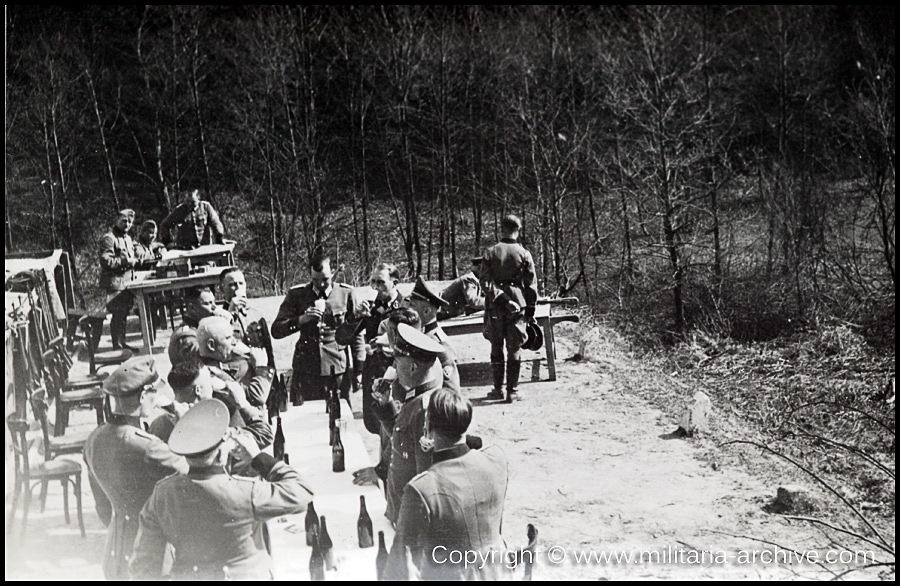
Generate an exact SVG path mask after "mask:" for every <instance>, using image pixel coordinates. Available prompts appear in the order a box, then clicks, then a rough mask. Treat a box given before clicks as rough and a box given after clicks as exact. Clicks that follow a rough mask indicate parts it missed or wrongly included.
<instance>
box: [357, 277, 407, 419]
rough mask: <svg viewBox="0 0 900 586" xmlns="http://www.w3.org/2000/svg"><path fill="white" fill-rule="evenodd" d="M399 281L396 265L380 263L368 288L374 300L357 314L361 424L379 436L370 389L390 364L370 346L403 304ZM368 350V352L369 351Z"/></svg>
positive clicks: (361, 306)
mask: <svg viewBox="0 0 900 586" xmlns="http://www.w3.org/2000/svg"><path fill="white" fill-rule="evenodd" d="M399 282H400V271H399V269H397V266H396V265H393V264H387V263H384V264H381V265H379V266H377V267H375V269H374V270H373V271H372V275H371V277H370V278H369V285H370V286H371V287H372V288H373V289H375V291H377V295H376V296H375V300H374V301H368V300H363V301H361V302H360V307H359V309H358V312H359V313H360V314H362V315H364V316H365V317H364V318H363V321H364V323H363V324H362V325H363V335H364V339H365V342H366V344H367V346H368V347H367V349H366V354H367V355H366V362H365V364H364V365H363V368H362V392H363V394H362V412H363V423H364V424H365V426H366V429H367V430H369V432H370V433H374V434H375V435H379V434H380V433H381V425H380V424H379V421H378V418H377V417H376V416H375V411H374V407H375V401H374V399H373V398H372V387H373V385H374V384H375V380H376V379H378V378H380V377H382V376H384V372H385V371H386V370H387V369H388V367H389V366H390V365H391V363H392V362H393V361H394V359H393V357H392V356H388V355H387V354H385V353H384V352H383V351H381V349H379V348H378V347H377V345H375V344H374V341H375V340H376V339H377V338H378V336H380V335H381V334H383V333H384V327H385V326H384V325H383V323H384V322H385V320H386V319H387V318H388V316H389V315H390V314H391V313H393V312H394V311H396V310H397V309H398V308H399V307H400V305H401V304H402V302H403V295H402V294H401V293H400V291H399V290H398V289H397V283H399ZM369 349H371V352H369Z"/></svg>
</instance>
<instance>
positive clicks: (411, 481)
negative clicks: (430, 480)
mask: <svg viewBox="0 0 900 586" xmlns="http://www.w3.org/2000/svg"><path fill="white" fill-rule="evenodd" d="M427 475H428V470H426V471H425V472H419V473H418V474H416V475H415V476H413V477H412V478H411V479H410V480H409V484H412V483H414V482H415V481H417V480H420V479H422V478H425V476H427Z"/></svg>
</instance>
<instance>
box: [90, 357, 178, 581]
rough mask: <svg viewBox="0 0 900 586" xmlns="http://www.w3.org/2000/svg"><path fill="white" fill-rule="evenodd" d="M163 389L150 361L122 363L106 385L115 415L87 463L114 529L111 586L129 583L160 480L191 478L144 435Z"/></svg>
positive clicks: (108, 568)
mask: <svg viewBox="0 0 900 586" xmlns="http://www.w3.org/2000/svg"><path fill="white" fill-rule="evenodd" d="M159 383H160V380H159V374H158V373H157V372H156V366H155V363H154V360H153V358H152V357H150V356H140V357H136V358H131V359H130V360H127V361H126V362H124V363H122V364H121V365H120V366H119V367H118V368H117V369H116V370H115V372H113V373H112V374H111V375H110V376H109V378H107V379H106V381H105V382H104V383H103V392H105V393H106V394H107V395H109V396H110V397H111V403H112V415H111V416H110V417H109V419H108V420H107V422H106V423H105V424H103V425H101V426H100V427H98V428H97V429H95V430H94V431H93V432H91V434H90V436H88V439H87V442H86V443H85V445H84V461H85V463H86V464H87V470H88V478H89V479H90V483H91V490H92V491H93V493H94V500H95V502H96V503H97V513H98V514H99V515H100V518H101V520H103V522H104V523H105V524H107V525H108V526H109V531H108V533H107V536H106V547H105V550H104V555H103V573H104V575H105V576H106V579H107V580H127V579H128V556H129V554H130V553H131V546H132V544H133V543H134V537H135V534H136V533H137V531H138V515H139V514H140V512H141V507H143V506H144V503H145V502H146V501H147V499H148V498H150V494H151V493H152V492H153V486H154V485H155V484H156V482H157V481H158V480H161V479H163V478H165V477H166V476H169V475H170V474H173V473H176V472H187V468H188V467H187V462H186V461H185V459H184V458H183V457H181V456H179V455H176V454H173V453H172V452H171V451H170V450H169V447H168V446H167V445H166V444H165V443H164V442H162V441H161V440H160V439H159V438H158V437H156V436H154V435H152V434H150V433H147V432H145V431H144V430H143V429H142V427H141V421H140V420H141V417H149V416H150V415H151V414H153V412H154V409H155V407H156V396H157V385H158V384H159Z"/></svg>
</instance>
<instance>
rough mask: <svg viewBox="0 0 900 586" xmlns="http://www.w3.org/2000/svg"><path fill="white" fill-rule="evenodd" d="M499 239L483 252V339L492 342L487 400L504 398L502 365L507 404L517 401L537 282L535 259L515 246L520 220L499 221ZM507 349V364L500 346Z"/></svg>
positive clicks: (516, 218) (515, 217) (512, 218)
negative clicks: (490, 387) (521, 350)
mask: <svg viewBox="0 0 900 586" xmlns="http://www.w3.org/2000/svg"><path fill="white" fill-rule="evenodd" d="M500 228H501V231H502V238H501V240H500V242H499V243H497V244H495V245H494V246H491V247H490V248H488V249H487V250H485V251H484V260H483V261H482V262H481V287H482V289H483V290H484V337H485V338H486V339H487V340H488V341H490V343H491V374H492V377H493V381H494V388H493V390H492V391H491V393H490V394H489V395H488V398H490V399H503V375H504V366H505V374H506V392H507V395H506V400H507V402H510V403H511V402H512V401H516V400H518V399H519V396H518V390H519V368H520V366H521V361H520V357H519V351H520V349H521V348H522V344H523V343H524V342H525V339H526V334H525V324H526V320H527V319H528V318H530V317H532V316H534V305H535V303H536V302H537V279H536V278H535V270H534V259H533V258H532V257H531V253H530V252H528V251H527V250H526V249H525V247H523V246H522V245H521V244H519V243H518V238H519V230H521V228H522V221H521V220H519V218H518V217H517V216H514V215H513V214H509V215H507V216H506V217H504V218H503V220H502V221H501V222H500ZM504 345H505V346H506V353H507V357H506V364H505V365H504V360H503V347H504Z"/></svg>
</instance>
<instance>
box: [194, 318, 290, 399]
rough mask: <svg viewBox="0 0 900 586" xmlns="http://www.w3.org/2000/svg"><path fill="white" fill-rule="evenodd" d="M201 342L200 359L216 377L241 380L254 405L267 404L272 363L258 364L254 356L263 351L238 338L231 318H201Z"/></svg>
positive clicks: (199, 327) (263, 361)
mask: <svg viewBox="0 0 900 586" xmlns="http://www.w3.org/2000/svg"><path fill="white" fill-rule="evenodd" d="M197 345H198V346H199V348H200V349H199V353H200V360H201V361H202V362H203V363H204V364H206V365H207V366H209V367H210V370H211V372H212V373H213V375H214V376H218V377H219V378H222V379H224V380H229V379H232V380H235V381H237V382H239V383H240V384H241V385H242V386H243V387H244V390H245V391H246V392H247V400H249V401H250V404H251V405H253V406H255V407H260V408H262V407H264V406H265V404H266V399H267V398H268V397H269V391H270V390H271V388H272V377H273V370H272V369H271V368H269V367H268V366H257V363H256V360H255V358H253V356H254V354H255V353H257V352H262V351H261V350H260V349H258V348H256V349H251V348H249V347H247V346H246V345H245V344H244V343H243V342H238V341H237V340H235V338H234V330H233V329H232V327H231V322H230V321H229V320H227V319H225V318H221V317H215V316H214V317H206V318H203V319H202V320H200V324H199V325H198V326H197ZM245 357H246V358H245ZM242 360H243V362H242ZM261 362H262V364H265V359H264V358H262V359H261Z"/></svg>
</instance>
